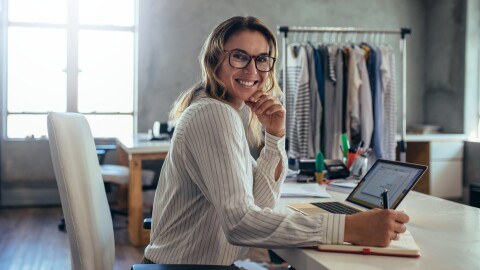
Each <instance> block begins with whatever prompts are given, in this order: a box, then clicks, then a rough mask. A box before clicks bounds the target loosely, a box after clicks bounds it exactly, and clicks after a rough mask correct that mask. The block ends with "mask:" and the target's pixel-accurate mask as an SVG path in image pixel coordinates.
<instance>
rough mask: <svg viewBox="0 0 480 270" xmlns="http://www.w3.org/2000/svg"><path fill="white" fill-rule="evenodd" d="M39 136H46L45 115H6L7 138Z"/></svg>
mask: <svg viewBox="0 0 480 270" xmlns="http://www.w3.org/2000/svg"><path fill="white" fill-rule="evenodd" d="M32 135H33V136H35V138H40V137H42V136H47V115H46V114H43V115H38V114H36V115H31V114H30V115H28V114H21V115H18V114H17V115H9V116H8V117H7V136H8V137H9V138H25V137H27V136H32Z"/></svg>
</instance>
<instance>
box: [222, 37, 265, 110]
mask: <svg viewBox="0 0 480 270" xmlns="http://www.w3.org/2000/svg"><path fill="white" fill-rule="evenodd" d="M224 49H225V50H227V51H229V52H233V53H224V55H223V60H222V63H221V64H220V68H219V70H218V74H217V75H218V77H219V79H220V80H221V81H222V82H223V83H224V84H225V87H226V88H227V95H228V97H229V101H230V102H231V103H232V104H233V105H234V106H235V107H237V108H240V106H241V105H242V103H243V102H244V101H245V100H248V98H249V97H250V96H251V95H252V94H253V93H255V92H256V91H258V90H260V89H262V88H263V85H264V84H265V80H266V78H267V74H268V72H261V71H258V70H257V68H256V67H255V58H253V59H252V60H251V61H250V63H249V64H248V65H247V66H246V67H245V68H235V67H232V66H231V65H230V63H229V57H232V58H231V59H232V60H235V59H236V57H237V55H238V54H235V52H242V53H245V54H247V55H249V56H254V57H256V56H258V55H267V56H268V55H269V50H270V49H269V47H268V42H267V39H266V38H265V37H264V36H263V35H262V34H261V33H259V32H256V31H249V30H245V31H241V32H238V33H236V34H234V35H232V36H231V37H230V38H229V39H228V40H227V42H226V43H225V45H224Z"/></svg>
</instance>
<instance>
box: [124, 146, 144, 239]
mask: <svg viewBox="0 0 480 270" xmlns="http://www.w3.org/2000/svg"><path fill="white" fill-rule="evenodd" d="M129 168H130V181H129V183H128V235H129V238H130V243H131V244H132V245H135V246H139V245H145V244H148V241H149V235H148V234H149V233H148V231H144V230H143V197H142V160H141V158H140V157H137V156H135V155H132V156H130V162H129Z"/></svg>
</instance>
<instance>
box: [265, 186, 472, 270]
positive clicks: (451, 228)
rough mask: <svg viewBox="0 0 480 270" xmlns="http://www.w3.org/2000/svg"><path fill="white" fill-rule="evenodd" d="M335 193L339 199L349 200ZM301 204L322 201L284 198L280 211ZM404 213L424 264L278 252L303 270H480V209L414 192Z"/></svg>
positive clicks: (384, 258)
mask: <svg viewBox="0 0 480 270" xmlns="http://www.w3.org/2000/svg"><path fill="white" fill-rule="evenodd" d="M329 192H330V193H331V194H332V196H333V197H334V198H337V199H345V198H346V196H347V194H341V193H337V192H332V191H329ZM323 200H326V199H323ZM298 201H304V202H306V201H308V202H312V201H320V200H319V199H299V198H296V199H292V198H288V199H286V198H282V199H281V200H280V203H279V204H280V205H279V206H278V207H285V205H287V204H288V203H292V202H298ZM399 210H404V211H405V212H407V213H408V215H409V216H410V222H409V223H408V225H407V228H408V230H409V231H410V232H411V233H412V235H413V237H414V238H415V241H416V242H417V244H418V246H419V247H420V252H421V257H420V258H397V257H390V256H373V255H355V254H342V253H328V252H319V251H315V250H309V249H301V248H291V249H274V252H275V253H277V254H278V255H279V256H280V257H282V258H283V259H284V260H285V261H287V262H288V263H290V264H291V265H292V266H293V267H294V268H295V269H297V270H308V269H348V270H351V269H387V268H388V269H390V270H393V269H478V266H479V265H480V209H478V208H474V207H470V206H465V205H462V204H458V203H453V202H450V201H447V200H444V199H440V198H436V197H433V196H429V195H425V194H422V193H418V192H415V191H412V192H410V193H409V194H408V195H407V197H406V198H405V199H404V200H403V202H402V203H401V204H400V207H399ZM292 211H293V210H292Z"/></svg>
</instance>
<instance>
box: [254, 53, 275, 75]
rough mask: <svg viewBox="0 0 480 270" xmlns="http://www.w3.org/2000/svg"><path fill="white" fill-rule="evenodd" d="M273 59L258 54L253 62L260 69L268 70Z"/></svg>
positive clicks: (271, 65)
mask: <svg viewBox="0 0 480 270" xmlns="http://www.w3.org/2000/svg"><path fill="white" fill-rule="evenodd" d="M273 63H274V60H273V58H272V57H270V56H266V55H260V56H258V57H257V58H255V64H256V65H257V69H258V70H260V71H270V70H271V69H272V67H273Z"/></svg>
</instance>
